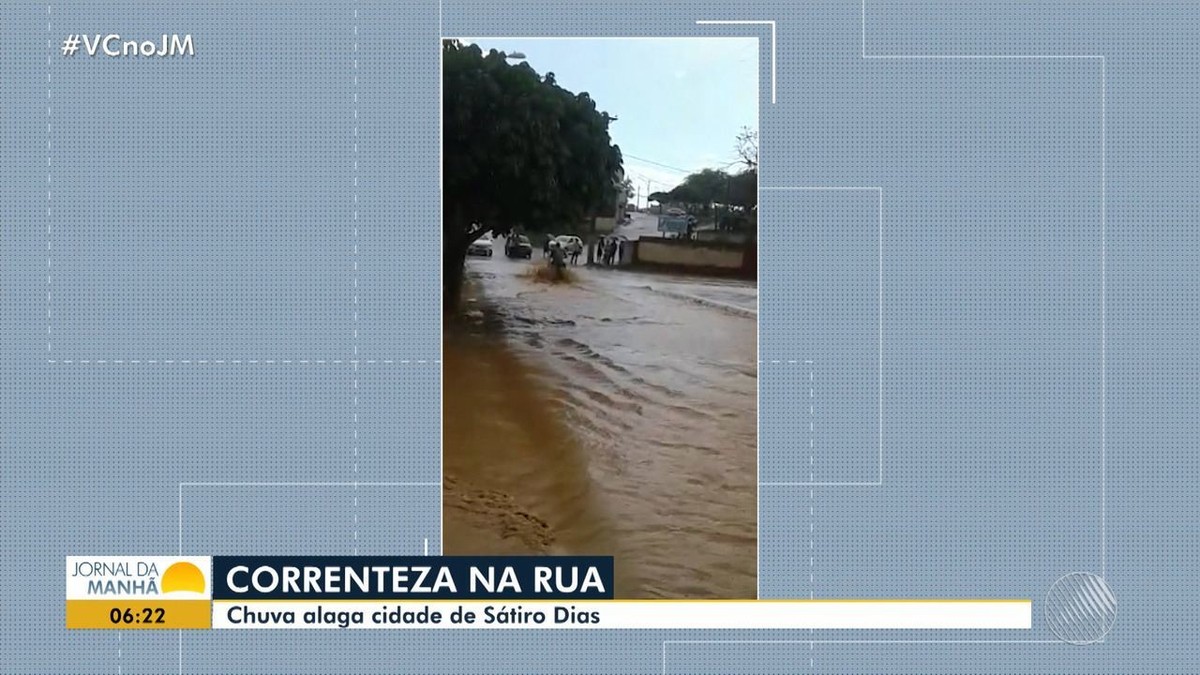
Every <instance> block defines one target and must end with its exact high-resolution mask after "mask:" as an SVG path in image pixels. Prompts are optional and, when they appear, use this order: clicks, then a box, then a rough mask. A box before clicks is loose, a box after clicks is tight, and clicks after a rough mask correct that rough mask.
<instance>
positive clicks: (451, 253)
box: [442, 241, 469, 312]
mask: <svg viewBox="0 0 1200 675" xmlns="http://www.w3.org/2000/svg"><path fill="white" fill-rule="evenodd" d="M467 246H469V244H467V245H460V244H459V242H456V241H448V242H446V250H445V251H443V252H442V310H443V311H445V312H453V311H455V310H456V309H458V305H459V301H460V300H462V284H463V275H464V274H465V270H464V269H463V265H464V264H465V263H466V260H467Z"/></svg>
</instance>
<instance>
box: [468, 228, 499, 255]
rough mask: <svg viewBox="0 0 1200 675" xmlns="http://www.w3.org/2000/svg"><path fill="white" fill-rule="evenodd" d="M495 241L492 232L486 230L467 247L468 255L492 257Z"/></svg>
mask: <svg viewBox="0 0 1200 675" xmlns="http://www.w3.org/2000/svg"><path fill="white" fill-rule="evenodd" d="M494 243H495V242H494V241H493V240H492V235H491V233H490V232H486V233H484V235H483V236H481V237H480V238H478V239H476V240H475V241H473V242H471V245H470V246H468V247H467V255H481V256H485V257H488V258H490V257H492V245H493V244H494Z"/></svg>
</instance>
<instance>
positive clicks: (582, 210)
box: [442, 40, 621, 309]
mask: <svg viewBox="0 0 1200 675" xmlns="http://www.w3.org/2000/svg"><path fill="white" fill-rule="evenodd" d="M442 78H443V79H442V107H443V110H442V120H443V121H442V125H443V131H442V133H443V144H444V145H443V148H442V150H443V152H442V158H443V159H442V161H443V199H444V202H443V204H442V209H443V211H442V222H443V242H444V243H443V251H442V256H443V261H442V264H443V284H444V288H443V293H444V298H445V305H446V307H447V309H453V308H454V307H456V306H457V303H458V299H459V293H460V291H461V288H462V276H463V262H464V260H465V259H466V253H467V247H468V246H470V244H471V242H473V241H475V240H476V239H478V238H479V237H480V236H481V235H482V234H483V233H484V232H493V233H495V234H505V233H508V232H511V231H512V230H513V229H514V228H519V229H524V230H547V229H550V228H551V227H558V226H561V225H563V224H568V223H569V224H574V223H578V222H580V221H581V220H582V219H584V218H587V217H591V216H595V215H600V214H604V215H611V213H612V209H613V206H614V205H615V203H616V199H617V195H618V190H619V189H620V183H619V181H618V178H619V176H620V175H621V151H620V149H619V148H617V146H615V145H613V144H612V140H611V138H610V137H609V133H608V125H609V123H610V121H612V119H614V118H612V117H610V116H609V115H608V113H606V112H601V111H599V110H598V109H597V108H596V103H595V101H593V100H592V99H591V97H590V96H588V95H587V94H586V93H580V94H575V93H572V92H570V91H567V90H566V89H563V88H562V87H559V86H558V85H557V84H556V82H555V79H554V74H553V73H547V74H546V76H545V77H542V76H539V75H538V74H537V73H536V72H535V71H534V70H533V68H531V67H529V65H528V64H526V63H521V64H518V65H510V64H509V63H508V59H507V57H506V56H505V55H504V54H503V53H500V52H497V51H495V50H492V51H490V52H489V53H487V54H484V53H483V52H482V51H481V50H480V49H479V47H477V46H475V45H463V44H461V43H459V42H457V41H453V40H447V41H444V42H443V43H442Z"/></svg>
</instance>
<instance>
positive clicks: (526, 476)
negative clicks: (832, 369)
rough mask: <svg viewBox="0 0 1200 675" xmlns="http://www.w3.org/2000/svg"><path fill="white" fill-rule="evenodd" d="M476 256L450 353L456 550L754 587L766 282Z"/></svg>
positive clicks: (744, 594) (450, 322) (720, 594)
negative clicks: (552, 271) (561, 269)
mask: <svg viewBox="0 0 1200 675" xmlns="http://www.w3.org/2000/svg"><path fill="white" fill-rule="evenodd" d="M497 253H498V254H500V255H497V256H495V257H493V258H490V259H487V258H477V259H471V260H469V261H468V263H467V272H468V279H469V282H468V284H467V288H466V290H465V300H464V302H463V306H462V310H461V312H460V313H459V315H458V316H456V317H453V318H448V319H447V320H446V331H445V356H444V365H443V368H444V375H445V380H444V391H443V397H444V411H445V412H444V423H443V424H444V434H445V446H444V447H445V456H444V470H445V484H446V485H445V492H444V500H445V512H444V513H445V515H444V520H445V523H444V537H445V550H446V553H448V554H453V555H466V554H519V553H557V554H589V553H592V554H604V555H613V556H615V558H616V568H617V575H616V576H617V579H616V584H617V589H616V590H617V595H618V596H619V597H625V598H754V597H755V595H756V567H757V534H758V528H757V485H756V476H757V470H756V462H757V460H756V455H757V450H756V444H757V437H756V436H757V424H756V417H757V416H756V409H755V408H756V400H757V379H758V370H757V358H758V356H757V336H756V324H757V320H756V318H755V309H756V305H757V292H756V289H755V288H754V285H753V284H752V283H743V282H729V281H724V282H723V281H715V280H698V279H685V278H679V277H669V276H662V275H650V274H641V273H633V272H627V271H618V270H609V269H603V268H600V269H585V268H584V267H583V266H582V265H580V266H579V267H578V268H573V269H572V273H573V279H572V281H571V283H567V284H548V283H544V282H541V281H539V280H537V279H536V278H535V277H534V275H532V274H531V273H530V266H531V265H536V264H540V261H539V258H540V252H538V253H537V254H535V256H534V261H533V262H532V263H530V262H529V261H525V260H520V261H515V260H508V259H505V258H504V257H503V256H502V254H501V252H500V247H499V246H498V247H497Z"/></svg>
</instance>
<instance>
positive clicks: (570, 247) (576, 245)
mask: <svg viewBox="0 0 1200 675" xmlns="http://www.w3.org/2000/svg"><path fill="white" fill-rule="evenodd" d="M554 241H557V242H558V243H559V244H560V245H561V246H562V247H563V250H564V251H566V252H567V255H570V254H572V253H576V252H578V253H583V240H582V239H580V238H579V237H576V236H575V235H573V234H560V235H558V236H557V237H555V238H554Z"/></svg>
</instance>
